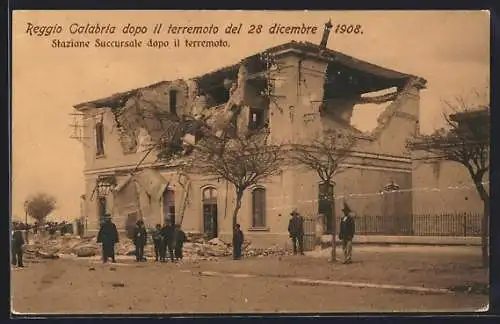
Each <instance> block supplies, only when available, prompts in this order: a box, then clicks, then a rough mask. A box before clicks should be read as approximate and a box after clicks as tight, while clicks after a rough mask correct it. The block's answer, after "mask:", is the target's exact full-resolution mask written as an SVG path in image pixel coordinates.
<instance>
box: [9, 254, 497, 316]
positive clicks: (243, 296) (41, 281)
mask: <svg viewBox="0 0 500 324" xmlns="http://www.w3.org/2000/svg"><path fill="white" fill-rule="evenodd" d="M380 249H382V250H378V249H375V250H374V249H373V248H368V249H366V250H365V251H363V249H362V248H358V249H357V252H356V254H355V256H356V261H357V262H355V263H353V264H351V265H340V264H339V265H335V266H332V265H330V264H328V263H327V262H326V259H325V258H321V257H319V258H312V257H307V256H306V257H300V256H297V257H293V256H292V257H281V259H280V258H277V257H263V258H249V259H245V260H241V261H233V260H230V259H228V258H223V259H221V260H220V261H200V262H195V263H185V264H170V263H167V264H155V263H152V262H148V263H139V264H137V263H134V262H132V261H130V260H127V261H120V263H119V264H116V265H111V264H108V265H102V264H100V263H98V262H96V261H92V260H86V259H85V260H84V259H80V260H66V259H59V260H42V261H40V262H39V263H28V264H27V265H28V267H27V268H25V269H21V270H17V269H16V270H14V271H12V301H13V309H14V310H15V311H16V312H21V313H26V312H28V313H107V314H109V313H118V314H122V313H241V312H245V313H255V312H272V313H276V312H377V311H454V312H457V311H471V310H477V309H479V308H481V307H483V306H484V305H486V304H487V303H488V296H487V295H482V294H466V293H455V294H422V293H401V292H396V291H392V290H387V289H376V288H350V287H338V286H304V285H297V284H294V283H292V282H291V281H290V280H288V279H287V276H295V277H303V278H318V279H331V280H348V281H356V282H370V283H381V284H405V285H412V286H425V287H447V286H450V285H460V284H463V283H464V282H477V281H478V280H479V281H484V282H486V281H487V272H486V271H484V270H481V269H479V268H478V267H477V266H478V264H479V255H476V254H475V253H458V252H457V251H456V250H453V251H454V253H450V252H449V251H448V252H447V251H444V252H442V253H438V252H436V251H434V252H433V253H424V252H415V251H412V252H411V253H409V252H408V251H405V250H404V249H403V250H402V251H401V249H399V250H397V251H394V250H393V251H390V249H389V250H387V249H385V250H384V249H383V248H380ZM410 250H411V249H410ZM383 251H385V252H383ZM412 260H416V261H412ZM91 268H93V269H94V270H90V269H91ZM202 271H217V272H226V273H253V274H257V275H259V276H258V277H255V278H231V277H207V276H202V275H201V272H202Z"/></svg>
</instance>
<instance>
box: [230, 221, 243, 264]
mask: <svg viewBox="0 0 500 324" xmlns="http://www.w3.org/2000/svg"><path fill="white" fill-rule="evenodd" d="M233 230H234V234H233V259H234V260H240V259H241V252H242V246H243V242H244V240H245V237H244V236H243V232H242V231H241V229H240V224H236V225H235V226H234V229H233Z"/></svg>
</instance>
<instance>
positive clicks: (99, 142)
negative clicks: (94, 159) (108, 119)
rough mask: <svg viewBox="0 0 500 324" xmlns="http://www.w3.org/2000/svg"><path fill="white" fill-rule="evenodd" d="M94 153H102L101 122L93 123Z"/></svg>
mask: <svg viewBox="0 0 500 324" xmlns="http://www.w3.org/2000/svg"><path fill="white" fill-rule="evenodd" d="M95 142H96V143H95V147H96V151H95V154H96V155H97V156H99V155H103V154H104V125H103V124H102V122H98V123H96V124H95Z"/></svg>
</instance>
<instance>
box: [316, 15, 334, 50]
mask: <svg viewBox="0 0 500 324" xmlns="http://www.w3.org/2000/svg"><path fill="white" fill-rule="evenodd" d="M332 27H333V25H332V20H331V19H328V22H327V23H325V29H324V30H323V37H322V38H321V43H320V44H319V46H320V47H321V48H326V44H327V43H328V36H330V29H332Z"/></svg>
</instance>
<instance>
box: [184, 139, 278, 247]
mask: <svg viewBox="0 0 500 324" xmlns="http://www.w3.org/2000/svg"><path fill="white" fill-rule="evenodd" d="M283 152H284V151H283V149H282V147H281V146H278V145H271V144H269V143H268V133H267V132H253V133H249V134H247V135H241V134H237V135H235V136H232V137H226V138H222V139H220V138H217V137H210V138H203V139H201V140H200V141H199V142H198V143H197V144H196V145H195V151H194V152H193V154H192V156H191V160H190V161H191V163H190V166H188V167H187V168H188V172H190V173H195V174H200V175H204V176H209V177H214V178H219V179H224V180H226V181H227V182H229V183H231V184H232V185H233V186H234V190H235V194H236V204H235V206H234V210H233V215H232V224H233V228H234V226H235V225H236V224H237V222H238V212H239V211H240V208H241V202H242V198H243V194H244V192H245V190H246V189H248V188H249V187H250V186H253V185H256V184H259V183H261V182H262V181H264V180H266V179H268V178H270V177H272V176H274V175H277V174H279V173H280V172H281V170H282V169H281V168H282V166H283V162H284V161H285V159H284V155H283ZM233 235H234V233H233ZM233 252H234V247H233Z"/></svg>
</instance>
